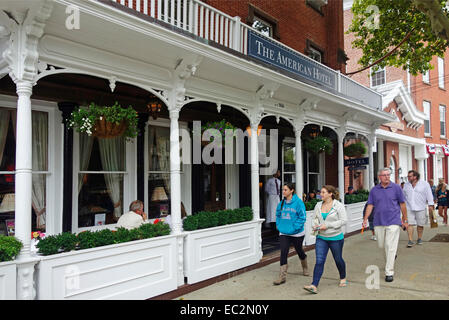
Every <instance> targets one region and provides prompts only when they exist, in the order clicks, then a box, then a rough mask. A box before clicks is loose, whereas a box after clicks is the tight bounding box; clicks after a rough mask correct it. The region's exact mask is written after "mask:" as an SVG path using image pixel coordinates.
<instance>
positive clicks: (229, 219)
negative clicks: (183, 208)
mask: <svg viewBox="0 0 449 320" xmlns="http://www.w3.org/2000/svg"><path fill="white" fill-rule="evenodd" d="M252 219H253V210H252V209H251V208H250V207H244V208H239V209H233V210H220V211H217V212H208V211H200V212H197V213H196V214H194V215H191V216H187V217H186V218H185V219H184V222H183V228H184V231H193V230H198V229H206V228H212V227H216V226H223V225H226V224H233V223H239V222H244V221H251V220H252Z"/></svg>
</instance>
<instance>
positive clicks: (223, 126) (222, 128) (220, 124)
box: [201, 119, 237, 145]
mask: <svg viewBox="0 0 449 320" xmlns="http://www.w3.org/2000/svg"><path fill="white" fill-rule="evenodd" d="M208 129H216V130H218V131H219V132H220V134H221V137H222V140H223V139H224V138H225V133H226V130H232V131H233V133H235V130H237V127H235V126H234V125H233V124H231V123H230V122H228V121H226V120H225V119H223V120H221V121H212V122H207V123H206V124H205V125H203V126H201V132H202V133H203V132H204V131H206V130H208ZM212 141H214V137H211V138H210V142H212ZM203 142H204V143H206V144H209V143H210V142H209V141H203ZM218 144H219V145H221V142H220V141H219V142H218Z"/></svg>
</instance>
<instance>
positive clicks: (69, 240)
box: [39, 232, 78, 252]
mask: <svg viewBox="0 0 449 320" xmlns="http://www.w3.org/2000/svg"><path fill="white" fill-rule="evenodd" d="M57 240H58V244H59V249H60V250H61V251H62V252H69V251H72V250H75V249H76V246H77V244H78V238H77V237H76V234H73V233H71V232H63V233H61V234H60V235H59V237H58V238H57ZM40 241H42V240H40ZM40 241H39V242H40Z"/></svg>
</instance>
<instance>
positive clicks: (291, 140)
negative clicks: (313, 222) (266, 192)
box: [281, 137, 302, 199]
mask: <svg viewBox="0 0 449 320" xmlns="http://www.w3.org/2000/svg"><path fill="white" fill-rule="evenodd" d="M286 144H291V145H294V147H295V165H296V148H297V146H296V140H295V138H291V137H286V138H284V140H282V167H281V168H282V170H281V172H282V183H281V186H283V185H284V183H285V178H284V176H285V175H292V176H293V177H294V179H292V181H293V180H294V181H295V182H294V183H297V181H296V170H295V171H285V158H284V156H285V148H284V146H285V145H286ZM295 168H296V166H295ZM300 198H301V199H302V197H300Z"/></svg>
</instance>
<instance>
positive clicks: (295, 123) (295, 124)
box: [293, 117, 306, 137]
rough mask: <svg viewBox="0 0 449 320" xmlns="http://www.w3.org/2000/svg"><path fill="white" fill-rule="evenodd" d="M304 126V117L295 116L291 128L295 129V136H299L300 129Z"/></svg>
mask: <svg viewBox="0 0 449 320" xmlns="http://www.w3.org/2000/svg"><path fill="white" fill-rule="evenodd" d="M305 126H306V124H305V122H304V118H302V117H301V118H296V119H295V120H294V121H293V129H294V130H295V136H297V137H298V136H299V137H300V136H301V133H302V130H303V129H304V127H305Z"/></svg>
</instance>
